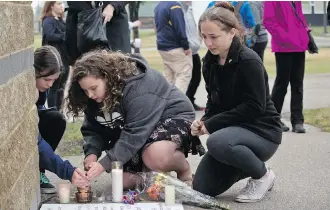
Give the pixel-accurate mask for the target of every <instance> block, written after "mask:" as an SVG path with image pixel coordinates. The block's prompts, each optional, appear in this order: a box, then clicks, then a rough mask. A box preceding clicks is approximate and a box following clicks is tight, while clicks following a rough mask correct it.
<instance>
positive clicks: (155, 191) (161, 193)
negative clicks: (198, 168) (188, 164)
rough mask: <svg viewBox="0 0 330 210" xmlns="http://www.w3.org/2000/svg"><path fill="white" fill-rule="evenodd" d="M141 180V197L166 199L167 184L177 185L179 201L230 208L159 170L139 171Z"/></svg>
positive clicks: (138, 189) (156, 199)
mask: <svg viewBox="0 0 330 210" xmlns="http://www.w3.org/2000/svg"><path fill="white" fill-rule="evenodd" d="M138 175H140V176H141V179H140V180H141V181H140V183H139V184H138V186H137V187H136V192H137V194H139V197H140V198H143V199H146V200H152V201H163V200H165V186H166V185H172V186H174V187H175V199H176V202H177V203H182V204H185V205H190V206H196V207H201V208H207V209H220V210H229V209H228V207H225V206H223V205H221V204H220V203H219V201H218V200H216V199H215V198H213V197H211V196H208V195H205V194H203V193H200V192H197V191H196V190H193V189H192V188H191V187H190V186H189V185H187V184H186V183H184V182H182V181H181V180H178V179H176V178H174V177H172V176H170V175H167V174H164V173H158V172H146V173H138Z"/></svg>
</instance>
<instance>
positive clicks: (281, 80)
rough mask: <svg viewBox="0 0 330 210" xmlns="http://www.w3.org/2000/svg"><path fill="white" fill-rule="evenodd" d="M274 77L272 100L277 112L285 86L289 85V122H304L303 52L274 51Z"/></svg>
mask: <svg viewBox="0 0 330 210" xmlns="http://www.w3.org/2000/svg"><path fill="white" fill-rule="evenodd" d="M275 58H276V79H275V84H274V87H273V91H272V100H273V102H274V105H275V108H276V109H277V111H278V112H279V113H281V112H282V107H283V103H284V98H285V95H286V93H287V88H288V85H289V83H290V86H291V104H290V110H291V123H292V125H295V124H299V123H304V116H303V82H304V74H305V52H292V53H275Z"/></svg>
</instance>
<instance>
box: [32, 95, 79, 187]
mask: <svg viewBox="0 0 330 210" xmlns="http://www.w3.org/2000/svg"><path fill="white" fill-rule="evenodd" d="M46 99H47V93H46V92H43V93H42V92H39V99H38V101H37V103H36V105H37V108H38V110H42V109H45V106H44V104H45V102H46ZM38 150H39V167H40V168H44V169H46V170H48V171H51V172H53V173H54V174H56V175H57V176H58V177H59V178H61V179H64V180H70V181H71V179H72V175H73V172H74V170H75V169H74V167H73V166H72V165H71V163H70V162H69V161H67V160H66V161H64V160H62V158H61V157H60V156H58V155H56V154H55V153H54V151H53V149H52V148H51V146H50V145H49V144H48V143H47V142H46V141H45V140H44V139H43V138H42V137H41V135H40V134H39V136H38Z"/></svg>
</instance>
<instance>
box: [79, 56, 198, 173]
mask: <svg viewBox="0 0 330 210" xmlns="http://www.w3.org/2000/svg"><path fill="white" fill-rule="evenodd" d="M131 59H132V60H134V61H136V63H137V67H138V69H139V70H140V74H138V75H136V76H132V77H131V78H129V79H128V80H127V81H126V85H125V88H124V90H123V97H122V100H121V102H120V105H119V106H117V107H116V108H115V109H114V111H113V112H112V113H102V112H100V110H99V106H98V104H96V102H94V101H89V104H88V106H87V109H86V110H85V119H84V123H83V126H82V128H81V131H82V134H83V137H84V140H85V144H84V152H85V155H86V156H87V155H89V154H95V155H97V156H98V157H100V155H101V153H102V151H104V150H106V151H107V155H106V156H105V157H104V158H102V159H101V160H100V163H101V165H102V166H103V167H104V168H105V169H106V170H107V171H109V170H110V169H111V161H115V160H118V161H121V162H122V163H123V164H125V163H127V162H128V161H129V160H130V159H131V158H132V157H133V156H134V155H135V154H137V153H138V152H139V151H140V149H141V148H142V147H143V146H144V145H145V143H146V141H147V140H148V138H149V136H150V134H151V133H152V131H153V130H154V129H155V127H156V125H157V123H158V122H159V121H160V120H164V119H168V118H171V119H184V120H189V121H192V120H194V119H195V112H194V108H193V106H192V104H191V103H190V101H189V99H188V98H187V96H186V95H185V94H183V93H182V92H181V91H180V90H179V89H177V88H176V87H175V86H174V85H172V84H170V83H168V82H167V80H166V79H165V78H164V76H163V75H161V74H160V73H159V72H158V71H156V70H153V69H151V68H150V67H149V66H148V64H147V63H146V62H144V61H143V60H142V59H138V58H136V56H135V57H133V56H132V57H131Z"/></svg>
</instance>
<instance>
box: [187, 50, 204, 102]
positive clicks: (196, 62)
mask: <svg viewBox="0 0 330 210" xmlns="http://www.w3.org/2000/svg"><path fill="white" fill-rule="evenodd" d="M192 59H193V69H192V76H191V80H190V83H189V86H188V89H187V93H186V95H187V97H188V98H189V99H190V101H191V102H192V103H194V101H195V94H196V91H197V88H198V86H199V83H200V82H201V68H202V64H201V58H200V57H199V55H198V54H195V55H193V56H192Z"/></svg>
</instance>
